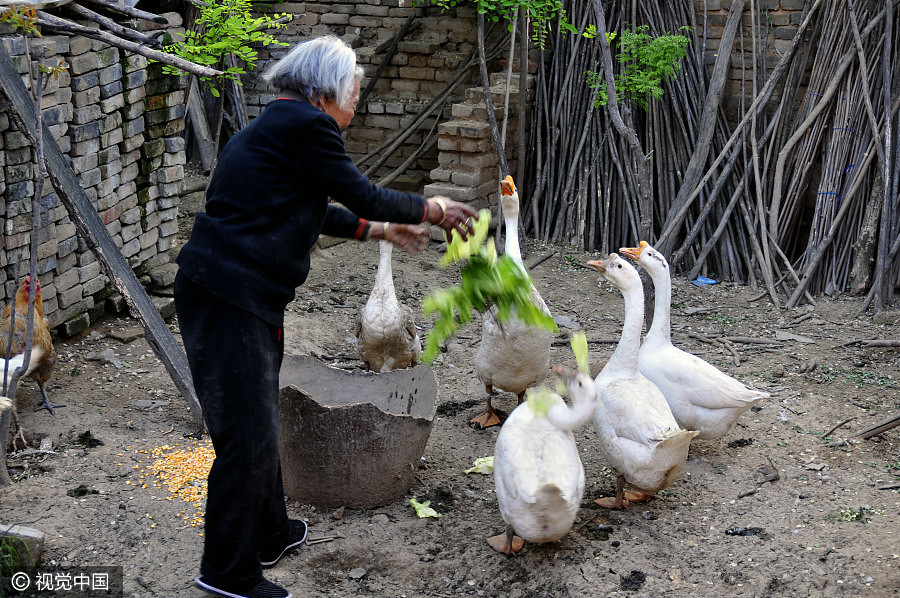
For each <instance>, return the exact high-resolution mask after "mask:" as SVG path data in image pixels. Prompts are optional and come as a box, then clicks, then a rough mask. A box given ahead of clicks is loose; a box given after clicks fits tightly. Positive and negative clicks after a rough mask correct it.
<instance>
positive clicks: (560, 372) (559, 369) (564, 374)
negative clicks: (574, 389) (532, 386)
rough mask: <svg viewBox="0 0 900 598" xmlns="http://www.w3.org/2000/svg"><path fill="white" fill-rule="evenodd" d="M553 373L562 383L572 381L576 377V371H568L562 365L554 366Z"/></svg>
mask: <svg viewBox="0 0 900 598" xmlns="http://www.w3.org/2000/svg"><path fill="white" fill-rule="evenodd" d="M553 373H554V374H556V375H557V376H559V377H560V379H561V380H562V381H563V382H566V381H568V380H572V379H573V378H575V376H577V375H578V370H573V369H569V368H567V367H565V366H562V365H554V366H553Z"/></svg>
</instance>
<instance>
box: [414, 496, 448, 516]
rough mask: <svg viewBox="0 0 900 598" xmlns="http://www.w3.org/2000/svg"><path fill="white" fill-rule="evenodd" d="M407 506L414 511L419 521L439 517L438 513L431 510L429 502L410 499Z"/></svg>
mask: <svg viewBox="0 0 900 598" xmlns="http://www.w3.org/2000/svg"><path fill="white" fill-rule="evenodd" d="M409 504H411V505H412V506H413V508H414V509H415V510H416V515H418V516H419V518H420V519H424V518H425V517H441V514H440V513H438V512H437V511H435V510H434V509H432V508H431V506H430V505H431V501H430V500H426V501H425V502H419V501H417V500H416V499H414V498H411V499H409Z"/></svg>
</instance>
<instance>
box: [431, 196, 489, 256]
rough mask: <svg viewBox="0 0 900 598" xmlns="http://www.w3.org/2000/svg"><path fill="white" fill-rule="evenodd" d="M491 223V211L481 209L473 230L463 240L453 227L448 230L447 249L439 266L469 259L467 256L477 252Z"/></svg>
mask: <svg viewBox="0 0 900 598" xmlns="http://www.w3.org/2000/svg"><path fill="white" fill-rule="evenodd" d="M490 224H491V211H490V210H487V209H485V210H481V211H480V212H478V217H477V218H476V219H475V222H474V225H475V230H474V231H473V232H472V233H471V234H470V235H469V236H468V237H467V238H466V240H465V241H464V240H463V238H462V235H460V234H459V231H457V230H456V229H453V230H452V231H450V241H449V242H448V243H447V251H445V252H444V257H442V258H441V261H440V262H439V264H438V265H439V266H440V267H441V268H445V267H446V266H449V265H450V264H453V263H456V262H459V261H462V260H465V259H469V256H470V255H472V254H473V253H475V252H477V251H478V249H479V248H480V247H481V245H482V243H484V240H485V239H486V238H487V236H488V229H489V227H490Z"/></svg>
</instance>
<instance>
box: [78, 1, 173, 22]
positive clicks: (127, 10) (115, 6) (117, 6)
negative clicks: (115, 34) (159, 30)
mask: <svg viewBox="0 0 900 598" xmlns="http://www.w3.org/2000/svg"><path fill="white" fill-rule="evenodd" d="M88 2H93V3H94V4H96V5H97V6H102V7H103V8H105V9H107V10H111V11H113V12H117V13H119V14H122V15H126V16H129V17H136V18H138V19H144V20H146V21H153V22H154V23H159V24H160V25H168V24H169V19H167V18H166V17H164V16H162V15H155V14H153V13H152V12H147V11H145V10H141V9H139V8H132V7H131V6H128V5H127V4H125V3H124V2H123V3H119V2H112V1H111V0H88Z"/></svg>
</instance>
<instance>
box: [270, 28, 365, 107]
mask: <svg viewBox="0 0 900 598" xmlns="http://www.w3.org/2000/svg"><path fill="white" fill-rule="evenodd" d="M362 77H363V69H362V67H360V66H358V65H357V64H356V53H355V52H354V51H353V49H352V48H350V46H348V45H347V44H345V43H344V42H343V41H341V40H340V39H338V38H337V37H336V36H334V35H325V36H323V37H317V38H314V39H311V40H308V41H305V42H302V43H300V44H297V45H296V46H294V47H293V48H291V51H290V52H288V53H287V55H286V56H285V57H284V58H282V59H281V60H279V61H278V62H276V63H275V64H274V65H272V66H271V67H269V68H268V69H267V70H266V72H265V73H264V74H263V76H262V78H263V80H264V81H265V82H266V83H268V84H269V85H273V86H275V87H277V88H279V89H282V90H291V91H296V92H297V93H299V94H300V95H302V96H303V97H304V98H306V99H307V100H308V101H310V102H312V103H316V102H317V101H318V100H319V99H323V100H333V101H335V102H337V103H338V105H339V106H340V107H341V108H343V109H347V108H350V106H348V104H349V103H350V100H351V97H350V96H351V95H352V94H353V88H354V85H355V83H356V82H357V81H359V80H361V79H362Z"/></svg>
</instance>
